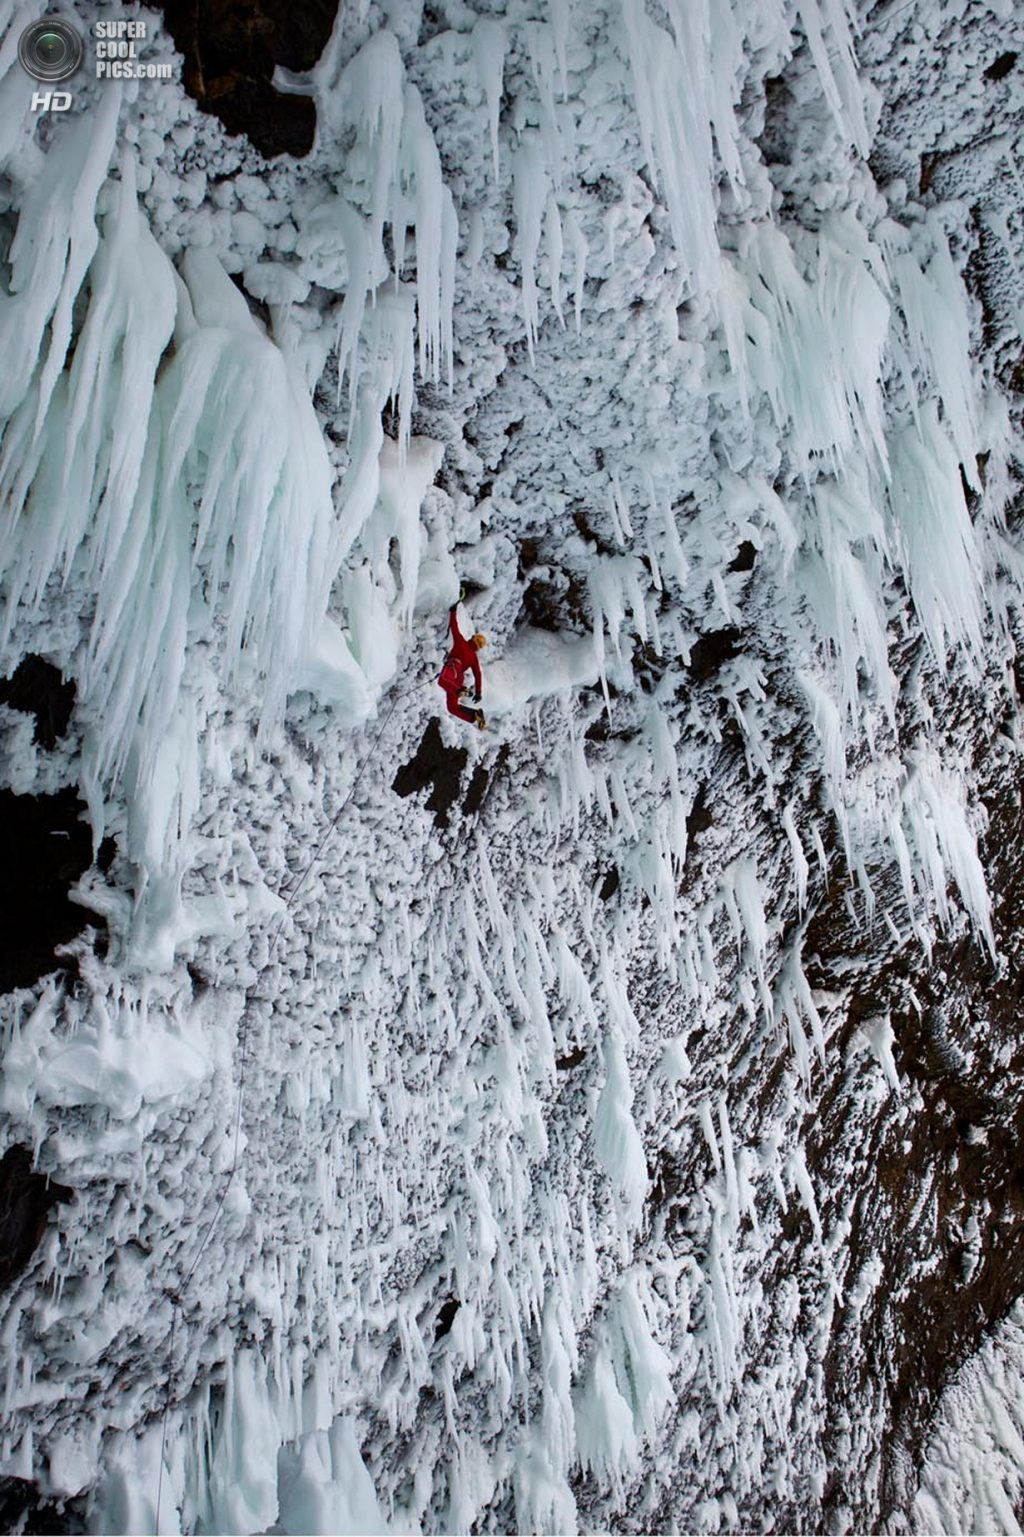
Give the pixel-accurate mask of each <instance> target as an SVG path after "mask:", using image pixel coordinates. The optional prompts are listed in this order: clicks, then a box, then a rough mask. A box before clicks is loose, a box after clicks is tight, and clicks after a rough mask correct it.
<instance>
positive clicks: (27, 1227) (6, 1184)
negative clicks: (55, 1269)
mask: <svg viewBox="0 0 1024 1537" xmlns="http://www.w3.org/2000/svg"><path fill="white" fill-rule="evenodd" d="M74 1193H75V1192H74V1191H73V1190H69V1189H68V1187H67V1186H66V1185H58V1184H57V1183H56V1181H55V1180H48V1179H47V1178H46V1176H45V1175H44V1174H36V1173H34V1171H33V1169H32V1154H31V1153H30V1152H29V1150H28V1148H26V1147H9V1148H8V1149H7V1151H6V1153H5V1154H4V1156H3V1157H2V1158H0V1288H6V1287H8V1286H10V1284H11V1282H12V1281H13V1280H14V1279H15V1277H16V1276H18V1275H20V1274H21V1272H22V1271H23V1270H24V1268H25V1266H26V1265H27V1264H28V1262H29V1260H30V1259H31V1258H32V1255H33V1254H34V1253H35V1251H36V1248H37V1246H38V1244H39V1241H40V1239H41V1238H42V1236H43V1232H44V1230H45V1228H46V1218H47V1216H48V1214H49V1211H50V1208H51V1207H52V1206H56V1205H57V1204H58V1203H59V1202H61V1201H70V1200H72V1199H73V1197H74ZM0 1509H2V1503H0ZM5 1530H6V1528H5Z"/></svg>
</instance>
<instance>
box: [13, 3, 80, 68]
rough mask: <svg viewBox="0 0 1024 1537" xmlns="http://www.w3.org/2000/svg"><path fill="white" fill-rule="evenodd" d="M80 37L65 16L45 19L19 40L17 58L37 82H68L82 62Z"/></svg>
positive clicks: (29, 28) (28, 28)
mask: <svg viewBox="0 0 1024 1537" xmlns="http://www.w3.org/2000/svg"><path fill="white" fill-rule="evenodd" d="M83 51H84V49H83V45H82V38H81V34H80V33H79V32H78V31H77V30H76V28H74V27H73V26H72V25H71V23H70V22H68V21H65V20H64V18H63V17H62V16H46V17H44V18H43V20H42V21H34V22H33V23H32V25H31V26H30V27H26V28H25V30H24V32H23V33H22V34H21V37H20V38H19V39H18V58H19V59H20V60H21V64H22V67H23V68H24V69H26V70H27V71H28V73H29V74H30V75H32V77H33V78H34V79H36V80H45V81H47V82H48V83H50V84H52V83H53V82H54V81H55V80H67V79H69V78H70V76H71V75H73V74H74V73H75V70H76V69H77V68H78V66H79V65H80V64H81V62H82V53H83Z"/></svg>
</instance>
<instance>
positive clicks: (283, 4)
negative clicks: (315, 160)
mask: <svg viewBox="0 0 1024 1537" xmlns="http://www.w3.org/2000/svg"><path fill="white" fill-rule="evenodd" d="M159 8H160V9H161V10H162V11H163V13H164V21H165V22H166V24H167V29H168V31H169V32H170V34H171V36H172V37H173V38H174V42H175V45H176V47H177V48H179V49H180V50H181V52H182V53H183V54H184V56H185V89H186V90H187V91H188V93H189V95H190V96H192V97H193V98H194V100H195V101H196V102H197V104H198V105H199V106H200V107H202V109H203V111H204V112H211V113H213V115H214V116H215V117H219V118H220V120H221V122H222V123H223V124H224V127H225V128H226V129H227V130H228V132H229V133H238V134H245V135H246V137H247V138H248V139H249V140H250V141H251V142H252V143H253V144H254V145H255V146H256V148H257V149H258V150H259V151H260V153H261V154H263V155H266V156H267V158H268V159H272V158H273V157H274V156H276V155H295V156H302V155H308V153H309V151H310V150H311V149H312V147H313V139H314V136H315V133H316V108H315V107H314V105H313V102H312V101H311V100H310V99H309V97H307V96H295V95H285V94H283V93H282V92H280V91H277V90H275V89H274V87H273V85H272V84H271V80H272V78H273V74H274V69H275V66H276V65H278V64H280V65H282V66H283V67H284V68H285V69H290V70H295V71H302V70H307V69H311V68H312V66H313V65H314V64H315V63H316V61H317V59H318V58H319V57H320V55H321V53H322V52H323V50H324V47H325V45H326V43H327V40H328V38H329V37H330V35H331V29H332V28H333V26H334V21H335V17H336V15H337V6H336V5H335V4H334V3H333V0H306V3H305V4H303V5H301V6H295V5H290V4H288V3H287V0H256V3H255V4H251V3H249V0H164V3H163V4H162V5H161V6H160V7H159Z"/></svg>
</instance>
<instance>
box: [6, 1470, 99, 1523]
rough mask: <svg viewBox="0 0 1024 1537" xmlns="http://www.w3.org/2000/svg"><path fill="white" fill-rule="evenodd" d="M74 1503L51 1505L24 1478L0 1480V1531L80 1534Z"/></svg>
mask: <svg viewBox="0 0 1024 1537" xmlns="http://www.w3.org/2000/svg"><path fill="white" fill-rule="evenodd" d="M78 1504H79V1502H78V1501H75V1500H68V1501H65V1502H63V1503H62V1504H60V1505H53V1504H51V1503H49V1502H48V1501H46V1500H43V1499H42V1497H41V1496H40V1493H39V1490H38V1488H37V1487H36V1485H35V1484H30V1483H29V1482H28V1481H27V1480H26V1479H24V1478H0V1531H4V1532H32V1533H34V1534H44V1533H45V1534H54V1537H56V1534H62V1533H65V1532H84V1531H85V1522H84V1520H83V1519H82V1515H81V1512H80V1510H79V1508H78Z"/></svg>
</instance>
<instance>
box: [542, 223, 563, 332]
mask: <svg viewBox="0 0 1024 1537" xmlns="http://www.w3.org/2000/svg"><path fill="white" fill-rule="evenodd" d="M544 236H545V242H546V245H547V277H548V288H549V289H550V292H551V305H552V308H553V309H554V312H555V314H556V315H557V316H558V324H559V325H560V326H561V327H562V330H563V331H564V330H565V316H564V315H563V314H562V220H561V216H560V214H559V212H558V204H557V203H556V202H555V199H554V196H553V195H552V196H549V197H548V201H547V207H546V209H545V212H544Z"/></svg>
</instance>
